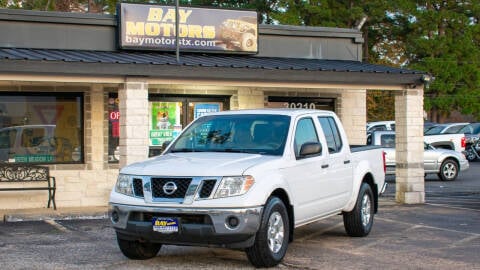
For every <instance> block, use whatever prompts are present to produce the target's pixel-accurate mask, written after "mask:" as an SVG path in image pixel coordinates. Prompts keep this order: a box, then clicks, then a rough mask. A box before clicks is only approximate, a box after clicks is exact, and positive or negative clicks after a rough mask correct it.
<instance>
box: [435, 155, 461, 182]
mask: <svg viewBox="0 0 480 270" xmlns="http://www.w3.org/2000/svg"><path fill="white" fill-rule="evenodd" d="M457 176H458V164H457V162H456V161H455V160H453V159H450V158H448V159H446V160H444V161H443V162H442V165H441V166H440V172H439V173H438V177H440V179H441V180H442V181H454V180H455V179H456V178H457Z"/></svg>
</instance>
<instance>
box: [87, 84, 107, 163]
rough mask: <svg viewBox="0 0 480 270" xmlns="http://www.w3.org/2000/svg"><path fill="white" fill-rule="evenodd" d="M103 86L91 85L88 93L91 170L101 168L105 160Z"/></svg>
mask: <svg viewBox="0 0 480 270" xmlns="http://www.w3.org/2000/svg"><path fill="white" fill-rule="evenodd" d="M103 97H104V95H103V86H102V85H94V86H92V90H91V95H90V104H91V116H90V117H91V119H90V123H91V124H90V125H91V132H92V133H91V136H90V143H91V145H90V147H91V148H90V149H91V153H92V156H91V162H92V164H91V168H92V170H103V169H104V165H105V164H106V163H105V160H104V155H105V144H104V139H105V134H104V128H103V124H104V118H105V103H104V100H103Z"/></svg>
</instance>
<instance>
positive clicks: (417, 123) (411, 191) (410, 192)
mask: <svg viewBox="0 0 480 270" xmlns="http://www.w3.org/2000/svg"><path fill="white" fill-rule="evenodd" d="M395 130H396V143H395V145H396V173H395V176H396V177H395V181H396V196H395V197H396V200H397V202H399V203H405V204H417V203H424V202H425V178H424V168H423V152H424V149H423V89H407V90H404V91H402V93H401V94H398V95H397V96H395Z"/></svg>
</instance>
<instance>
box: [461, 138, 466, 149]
mask: <svg viewBox="0 0 480 270" xmlns="http://www.w3.org/2000/svg"><path fill="white" fill-rule="evenodd" d="M460 142H461V145H462V148H465V147H466V146H467V144H466V142H465V137H462V139H461V140H460Z"/></svg>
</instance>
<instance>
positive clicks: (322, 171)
mask: <svg viewBox="0 0 480 270" xmlns="http://www.w3.org/2000/svg"><path fill="white" fill-rule="evenodd" d="M307 142H313V143H320V140H319V136H318V133H317V129H316V127H315V122H314V119H313V118H312V117H303V118H300V119H299V120H298V121H297V123H296V127H295V132H294V137H293V143H292V144H291V145H290V147H291V149H292V152H293V155H294V157H292V162H290V163H289V166H288V167H286V168H284V169H282V171H281V172H282V174H283V175H284V177H285V179H287V182H288V185H289V187H290V190H291V192H292V195H293V197H294V198H295V221H296V223H303V222H306V221H308V219H312V218H315V217H317V216H318V215H319V213H325V210H326V209H328V208H329V207H330V206H329V205H326V204H325V203H324V200H323V198H325V197H328V192H329V187H328V182H327V181H326V179H327V174H328V167H325V164H327V159H326V157H325V154H326V150H325V149H323V150H322V152H321V153H319V154H316V155H311V156H307V157H300V155H299V153H300V148H301V146H302V145H303V144H304V143H307ZM322 145H324V142H322Z"/></svg>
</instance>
